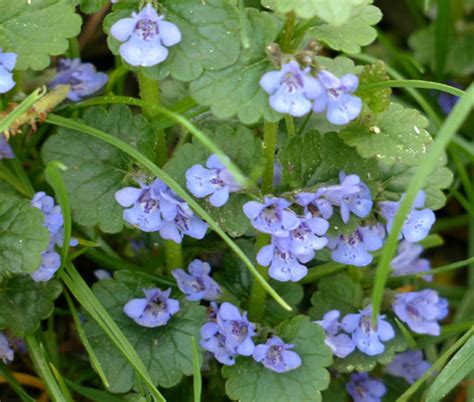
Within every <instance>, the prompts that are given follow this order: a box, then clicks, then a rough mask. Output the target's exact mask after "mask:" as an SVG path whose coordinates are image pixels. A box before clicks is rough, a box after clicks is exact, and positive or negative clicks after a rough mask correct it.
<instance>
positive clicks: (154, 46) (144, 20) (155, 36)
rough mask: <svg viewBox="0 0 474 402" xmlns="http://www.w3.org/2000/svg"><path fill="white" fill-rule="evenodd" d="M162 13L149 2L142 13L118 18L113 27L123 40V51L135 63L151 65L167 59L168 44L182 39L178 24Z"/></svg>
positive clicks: (115, 34) (114, 32)
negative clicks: (167, 18)
mask: <svg viewBox="0 0 474 402" xmlns="http://www.w3.org/2000/svg"><path fill="white" fill-rule="evenodd" d="M163 18H164V17H163V16H160V15H158V13H157V12H156V10H155V9H154V7H153V6H152V5H151V4H150V3H148V4H147V5H146V6H145V7H144V8H142V9H141V10H140V11H139V12H138V13H135V12H134V13H132V16H131V17H129V18H122V19H120V20H118V21H117V22H116V23H115V24H114V25H112V28H111V30H110V33H111V34H112V36H113V37H114V38H116V39H118V40H119V41H120V42H123V43H122V45H121V46H120V55H121V56H122V58H123V59H124V60H125V61H126V62H127V63H128V64H130V65H132V66H143V67H151V66H154V65H156V64H159V63H161V62H163V61H164V60H166V58H167V57H168V47H170V46H173V45H176V44H177V43H179V42H181V32H180V31H179V29H178V27H177V26H176V25H175V24H173V23H171V22H168V21H165V20H164V19H163Z"/></svg>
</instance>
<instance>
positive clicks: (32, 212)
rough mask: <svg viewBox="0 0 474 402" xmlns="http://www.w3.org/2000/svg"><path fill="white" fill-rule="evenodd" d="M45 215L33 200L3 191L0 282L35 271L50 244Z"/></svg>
mask: <svg viewBox="0 0 474 402" xmlns="http://www.w3.org/2000/svg"><path fill="white" fill-rule="evenodd" d="M43 220H44V215H43V214H42V213H41V211H40V210H39V209H38V208H34V207H32V206H31V201H30V200H25V199H21V198H19V197H17V196H15V195H12V194H6V193H0V282H1V280H2V279H4V278H8V277H11V276H13V275H21V274H28V273H32V272H34V271H36V269H38V267H39V266H40V263H41V253H42V252H43V251H45V250H46V248H47V247H48V244H49V232H48V229H46V228H45V227H44V226H43Z"/></svg>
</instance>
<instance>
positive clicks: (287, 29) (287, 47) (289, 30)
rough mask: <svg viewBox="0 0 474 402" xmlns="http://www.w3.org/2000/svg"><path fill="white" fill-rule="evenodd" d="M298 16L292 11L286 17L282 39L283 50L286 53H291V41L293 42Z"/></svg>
mask: <svg viewBox="0 0 474 402" xmlns="http://www.w3.org/2000/svg"><path fill="white" fill-rule="evenodd" d="M295 23H296V16H295V13H294V12H293V11H292V12H290V13H288V14H287V15H286V20H285V25H284V27H283V33H282V39H281V42H280V45H281V50H282V51H283V52H284V53H291V51H292V50H293V49H292V47H291V41H292V40H293V33H294V31H295Z"/></svg>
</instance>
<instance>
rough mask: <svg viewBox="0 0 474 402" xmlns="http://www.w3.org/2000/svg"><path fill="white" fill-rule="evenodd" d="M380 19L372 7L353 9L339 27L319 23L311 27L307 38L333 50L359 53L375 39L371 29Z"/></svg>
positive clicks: (376, 9)
mask: <svg viewBox="0 0 474 402" xmlns="http://www.w3.org/2000/svg"><path fill="white" fill-rule="evenodd" d="M381 18H382V13H381V12H380V10H379V9H378V8H377V7H375V6H372V5H369V6H366V5H363V6H358V7H354V8H353V9H352V11H351V16H350V18H349V19H348V20H347V21H345V22H344V23H342V24H341V25H339V26H334V25H332V24H330V23H327V22H324V21H320V22H319V23H318V24H316V25H315V26H314V27H312V28H311V29H310V30H309V32H308V36H309V37H312V38H314V39H317V40H319V41H321V42H323V43H324V44H326V45H327V46H329V47H330V48H332V49H334V50H339V51H342V52H345V53H359V52H360V50H361V46H367V45H370V44H371V43H372V42H373V41H374V40H375V38H376V37H377V31H376V30H375V29H374V28H373V27H372V26H373V25H375V24H377V23H378V22H379V21H380V20H381Z"/></svg>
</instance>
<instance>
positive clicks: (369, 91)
mask: <svg viewBox="0 0 474 402" xmlns="http://www.w3.org/2000/svg"><path fill="white" fill-rule="evenodd" d="M389 79H390V77H389V76H388V74H387V69H386V66H385V63H384V62H383V61H378V62H377V63H374V64H368V65H366V66H364V69H363V70H362V73H361V74H360V76H359V89H358V90H357V92H356V93H355V94H356V95H357V96H358V97H360V98H361V99H362V100H363V101H364V103H365V104H366V105H367V106H368V107H369V108H370V109H371V110H372V111H373V112H375V113H380V112H383V111H384V110H385V109H387V108H388V107H389V106H390V95H391V94H392V90H391V89H390V88H364V84H373V83H376V82H383V81H388V80H389Z"/></svg>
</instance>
